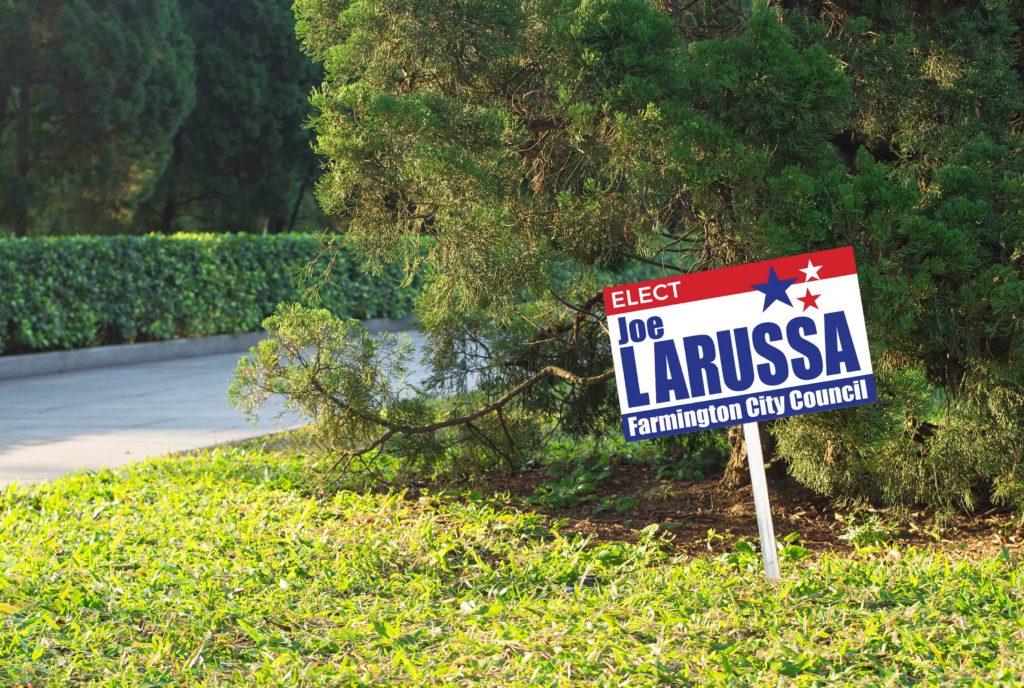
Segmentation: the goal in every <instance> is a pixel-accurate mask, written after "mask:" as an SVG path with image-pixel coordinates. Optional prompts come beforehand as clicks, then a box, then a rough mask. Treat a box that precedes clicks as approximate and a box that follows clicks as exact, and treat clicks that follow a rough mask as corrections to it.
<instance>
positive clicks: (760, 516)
mask: <svg viewBox="0 0 1024 688" xmlns="http://www.w3.org/2000/svg"><path fill="white" fill-rule="evenodd" d="M743 439H744V441H745V442H746V445H747V463H748V464H749V465H750V487H751V489H752V490H753V492H754V509H755V510H756V511H757V532H758V533H759V534H760V535H761V554H762V556H763V557H764V573H765V575H766V576H768V580H773V581H776V580H779V579H780V578H781V576H780V574H779V550H778V548H777V547H776V546H775V528H774V527H773V526H772V509H771V505H770V504H769V503H768V480H767V479H766V478H765V475H764V455H763V454H762V453H761V434H760V432H758V429H757V423H744V424H743Z"/></svg>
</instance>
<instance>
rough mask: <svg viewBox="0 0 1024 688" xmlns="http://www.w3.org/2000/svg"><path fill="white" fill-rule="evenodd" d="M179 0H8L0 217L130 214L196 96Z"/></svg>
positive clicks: (43, 223) (91, 218) (0, 42)
mask: <svg viewBox="0 0 1024 688" xmlns="http://www.w3.org/2000/svg"><path fill="white" fill-rule="evenodd" d="M192 50H193V46H192V41H191V40H190V38H189V36H188V32H187V31H185V30H184V24H183V18H182V15H181V12H180V8H179V7H178V3H177V1H176V0H141V1H136V0H107V1H105V2H86V1H85V0H46V1H42V2H39V1H34V2H23V1H21V0H4V1H3V2H0V65H2V67H0V225H8V226H9V227H11V228H12V229H13V231H14V232H15V233H17V234H25V233H27V232H29V231H41V232H46V231H50V230H51V229H54V228H58V229H64V230H67V229H69V228H76V229H78V228H82V227H88V228H89V229H90V230H91V231H99V230H103V229H111V228H118V227H125V226H127V225H130V223H131V221H132V219H133V216H134V212H135V210H136V208H137V207H138V204H139V203H140V202H141V201H143V200H145V199H146V198H147V197H148V196H149V194H150V193H151V192H152V190H153V188H154V186H155V184H156V182H157V179H158V177H159V175H160V174H161V172H162V171H163V169H164V166H165V165H166V163H167V160H168V158H169V157H170V155H171V139H172V137H173V135H174V133H175V132H176V131H177V129H178V127H179V126H180V125H181V122H182V121H183V120H184V118H185V116H186V115H187V114H188V112H189V111H190V110H191V108H192V104H193V98H194V93H195V87H194V75H195V71H194V65H193V61H192Z"/></svg>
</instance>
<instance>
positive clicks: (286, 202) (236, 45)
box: [143, 0, 319, 231]
mask: <svg viewBox="0 0 1024 688" xmlns="http://www.w3.org/2000/svg"><path fill="white" fill-rule="evenodd" d="M180 2H181V5H182V8H183V10H184V12H185V16H186V18H187V21H188V32H189V34H190V35H191V36H192V39H193V41H194V42H195V45H196V52H195V60H196V91H197V94H198V96H197V98H196V106H195V108H194V109H193V110H192V112H191V113H190V114H189V117H188V119H187V120H186V121H185V122H184V124H183V125H182V126H181V128H180V129H179V130H178V131H177V132H176V133H175V135H174V139H173V148H174V153H173V156H172V158H171V161H170V163H169V164H168V166H167V169H166V170H165V171H164V174H163V176H162V178H161V180H160V183H159V185H158V187H157V189H156V192H155V193H154V195H153V197H152V198H151V199H150V200H149V201H148V202H147V204H146V206H145V212H144V214H143V218H144V219H145V224H146V225H148V226H149V227H152V228H154V229H157V230H160V231H169V230H171V229H184V228H197V229H204V230H205V229H207V228H211V227H216V228H225V229H230V230H253V229H260V228H262V227H267V228H268V229H270V230H271V231H281V230H282V229H286V228H288V229H290V228H291V226H292V225H293V224H294V220H295V215H296V213H297V212H298V207H297V205H298V204H299V203H301V201H302V198H303V196H304V195H305V191H306V187H307V186H310V185H311V183H312V181H313V178H314V175H315V172H316V161H315V158H314V156H313V154H312V150H311V148H310V141H309V132H308V130H307V129H305V128H304V127H303V125H304V123H305V121H306V119H307V118H308V115H309V103H308V96H309V91H310V89H311V88H312V86H313V84H314V82H315V81H316V79H317V78H318V76H319V74H318V72H319V69H318V68H317V67H316V66H315V65H313V64H312V63H310V61H309V60H307V59H306V58H305V57H304V56H303V55H302V53H301V52H300V51H299V50H298V46H297V44H296V41H295V20H294V18H293V16H292V13H291V9H290V7H289V3H288V2H286V1H283V0H244V1H242V2H238V1H237V0H236V1H234V2H223V1H221V2H212V3H211V2H209V1H208V0H203V1H200V0H180Z"/></svg>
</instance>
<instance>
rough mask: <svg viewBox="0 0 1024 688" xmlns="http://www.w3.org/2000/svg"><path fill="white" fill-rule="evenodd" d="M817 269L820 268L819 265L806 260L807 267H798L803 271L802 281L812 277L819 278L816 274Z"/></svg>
mask: <svg viewBox="0 0 1024 688" xmlns="http://www.w3.org/2000/svg"><path fill="white" fill-rule="evenodd" d="M818 270H821V266H820V265H815V264H814V263H812V262H811V261H809V260H808V261H807V267H805V268H800V272H802V273H804V282H810V281H811V280H812V279H816V280H820V279H821V277H819V276H818Z"/></svg>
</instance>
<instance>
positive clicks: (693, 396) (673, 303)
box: [604, 246, 875, 578]
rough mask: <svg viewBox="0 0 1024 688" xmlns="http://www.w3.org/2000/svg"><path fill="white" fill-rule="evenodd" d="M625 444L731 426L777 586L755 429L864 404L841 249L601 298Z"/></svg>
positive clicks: (845, 252) (638, 286) (869, 398)
mask: <svg viewBox="0 0 1024 688" xmlns="http://www.w3.org/2000/svg"><path fill="white" fill-rule="evenodd" d="M604 303H605V309H606V311H607V314H608V332H609V335H610V337H611V343H612V351H613V355H614V361H615V378H616V383H617V384H618V390H619V404H620V406H621V409H622V431H623V433H625V436H626V441H628V442H633V441H636V440H642V439H650V438H653V437H663V436H666V435H677V434H681V433H687V432H695V431H697V430H705V429H707V428H717V427H721V426H725V425H743V429H744V433H745V436H746V443H747V455H748V458H749V461H750V469H751V483H752V485H753V487H754V500H755V505H756V506H757V511H758V527H759V530H760V533H761V547H762V551H763V553H764V556H765V570H766V572H767V573H768V576H769V577H770V578H777V577H778V562H777V561H776V557H775V536H774V533H773V532H772V524H771V513H770V511H769V509H768V493H767V488H766V486H765V479H764V462H763V459H762V458H761V444H760V437H759V435H758V433H757V422H758V421H761V420H770V419H773V418H783V417H785V416H793V415H799V414H804V413H814V412H817V411H827V410H830V409H837V408H843V407H846V406H856V405H858V404H868V403H872V402H874V401H875V380H874V376H873V375H872V373H871V357H870V356H869V353H868V338H867V331H866V329H865V327H864V312H863V309H862V307H861V301H860V287H859V285H858V282H857V266H856V263H855V262H854V257H853V248H852V247H849V246H847V247H844V248H836V249H830V250H827V251H818V252H815V253H805V254H802V255H798V256H791V257H788V258H778V259H775V260H766V261H762V262H759V263H748V264H746V265H737V266H735V267H729V268H723V269H720V270H711V271H709V272H699V273H694V274H689V275H679V276H676V277H665V278H662V279H657V280H651V281H648V282H638V283H635V284H626V285H622V286H617V287H609V288H607V289H605V290H604Z"/></svg>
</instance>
